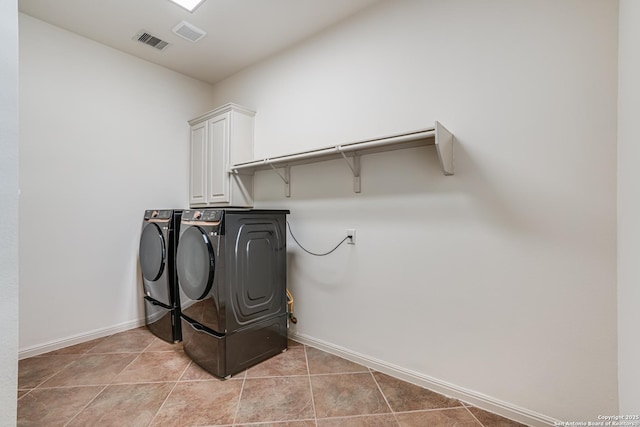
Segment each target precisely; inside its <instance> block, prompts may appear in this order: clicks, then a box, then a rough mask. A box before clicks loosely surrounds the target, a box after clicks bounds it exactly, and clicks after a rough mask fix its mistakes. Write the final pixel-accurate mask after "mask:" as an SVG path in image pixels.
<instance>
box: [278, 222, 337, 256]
mask: <svg viewBox="0 0 640 427" xmlns="http://www.w3.org/2000/svg"><path fill="white" fill-rule="evenodd" d="M287 227H288V228H289V234H290V235H291V238H292V239H293V241H294V242H296V243H297V244H298V246H300V248H301V249H302V250H303V251H305V252H306V253H308V254H310V255H313V256H326V255H329V254H330V253H332V252H333V251H335V250H336V249H338V248H339V247H340V245H342V244H343V243H344V242H346V241H347V239H349V236H347V237H345V238H344V239H342V241H341V242H340V243H338V244H337V245H336V247H335V248H333V249H331V250H330V251H329V252H326V253H324V254H316V253H313V252H311V251H308V250H307V249H305V248H304V246H302V245H301V244H300V242H298V239H296V237H295V236H294V235H293V231H291V224H289V221H287Z"/></svg>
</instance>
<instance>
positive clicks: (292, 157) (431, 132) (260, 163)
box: [230, 128, 436, 172]
mask: <svg viewBox="0 0 640 427" xmlns="http://www.w3.org/2000/svg"><path fill="white" fill-rule="evenodd" d="M435 134H436V129H435V128H429V129H424V130H421V131H417V132H411V133H407V134H401V135H393V136H389V137H384V138H379V139H370V140H365V141H360V142H352V143H346V144H339V145H335V146H332V147H326V148H319V149H316V150H309V151H301V152H299V153H293V154H287V155H283V156H276V157H267V158H265V159H260V160H254V161H251V162H244V163H238V164H235V165H233V166H232V167H231V168H230V169H231V171H232V172H239V171H241V170H247V169H254V170H257V169H268V168H269V167H270V165H271V166H277V165H284V164H288V163H296V162H300V161H305V160H312V159H317V161H322V160H324V159H323V158H324V157H329V156H331V157H333V156H335V155H338V156H340V153H348V152H353V151H361V150H370V149H375V148H380V147H385V146H393V145H397V144H401V143H405V142H410V141H417V140H421V139H427V138H433V137H434V136H435ZM435 143H436V142H435V141H434V142H432V144H435Z"/></svg>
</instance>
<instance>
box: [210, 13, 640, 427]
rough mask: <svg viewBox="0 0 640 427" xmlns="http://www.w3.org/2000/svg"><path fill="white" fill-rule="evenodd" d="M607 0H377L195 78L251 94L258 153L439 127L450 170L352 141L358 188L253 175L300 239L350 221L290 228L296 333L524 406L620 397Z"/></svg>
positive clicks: (554, 406) (339, 171)
mask: <svg viewBox="0 0 640 427" xmlns="http://www.w3.org/2000/svg"><path fill="white" fill-rule="evenodd" d="M617 10H618V9H617V2H603V1H599V0H590V1H583V0H565V1H560V2H558V1H556V0H545V1H535V2H522V1H520V2H515V1H512V0H485V1H482V2H477V1H475V0H430V1H427V0H415V1H409V0H406V1H402V2H383V3H382V4H380V5H378V6H376V7H374V8H373V9H370V10H368V11H367V12H365V13H363V14H361V15H359V16H357V17H354V18H353V19H351V20H349V21H348V22H346V23H344V24H343V25H340V26H337V27H335V28H333V29H332V30H331V31H330V32H327V33H324V34H323V35H321V36H319V37H316V38H313V39H310V40H308V41H307V42H306V43H303V44H301V45H298V46H297V47H296V48H294V49H291V50H289V51H287V52H285V53H283V54H281V55H278V56H277V57H274V58H272V59H270V60H269V61H267V62H264V63H262V64H259V65H257V66H255V67H253V68H250V69H247V70H245V71H244V72H242V73H239V74H237V75H235V76H233V77H231V78H229V79H227V80H226V81H224V82H222V83H221V84H218V85H216V86H215V87H214V98H215V99H214V100H215V102H214V104H221V103H223V102H227V101H233V102H237V103H240V104H244V105H246V106H248V107H250V108H252V109H255V110H256V111H257V116H256V149H255V151H256V156H257V157H262V156H268V155H275V154H283V153H286V152H292V151H297V150H304V149H308V148H314V147H320V146H324V145H331V144H336V143H340V142H348V141H353V140H358V139H364V138H368V137H376V136H382V135H387V134H392V133H396V132H403V131H408V130H414V129H419V128H423V127H428V126H430V125H431V124H432V123H433V122H434V120H439V121H441V122H442V123H443V124H444V125H445V126H446V127H448V128H449V129H450V130H451V131H452V132H453V133H454V134H455V135H456V138H457V142H458V145H457V147H456V152H455V162H456V163H455V168H456V174H455V176H452V177H444V176H442V174H441V173H440V171H439V170H438V162H437V157H436V154H435V151H434V150H433V148H432V147H426V148H417V149H411V150H405V151H398V152H393V153H389V154H378V155H371V156H366V157H364V158H363V159H362V193H361V194H358V195H356V194H354V193H353V192H352V191H351V188H352V178H350V171H349V169H348V168H347V166H346V165H345V164H343V162H340V161H335V162H329V163H322V164H314V165H307V166H299V167H295V168H293V169H292V190H291V191H292V196H291V198H290V199H286V198H284V197H283V186H282V182H281V181H280V178H278V177H277V176H276V175H275V174H273V173H271V172H260V173H258V175H257V177H256V194H255V196H256V205H257V206H259V207H274V208H275V207H285V208H290V209H291V216H290V222H291V225H292V227H293V231H294V233H296V234H297V237H298V239H299V240H300V241H301V242H303V244H306V246H308V248H309V249H311V250H316V251H322V250H324V249H329V248H331V247H332V246H333V244H334V243H336V242H337V241H339V240H340V239H341V238H342V237H343V236H344V234H345V230H346V229H347V228H355V229H356V230H357V239H358V243H357V245H356V246H345V247H342V248H341V249H339V250H338V251H336V253H334V254H333V255H331V256H329V257H325V258H312V257H310V256H308V255H306V254H303V253H302V252H301V250H299V249H298V248H297V247H296V246H295V245H294V243H293V242H292V241H289V248H288V250H289V252H290V257H289V277H288V280H289V287H290V288H291V289H292V290H293V292H294V294H295V301H296V315H297V317H298V320H299V323H298V325H297V333H298V334H300V335H301V336H302V337H304V338H307V339H309V340H312V341H316V342H321V343H326V344H327V345H328V346H332V347H334V348H336V349H345V350H346V351H347V352H350V353H352V354H355V355H357V354H360V355H365V356H366V357H368V358H371V359H375V360H379V361H382V362H384V363H386V364H388V365H389V366H395V367H397V368H398V369H399V370H401V371H405V372H410V373H413V374H415V375H416V377H423V378H426V379H430V380H433V381H435V382H444V383H447V384H448V385H449V386H451V388H452V389H455V390H467V391H468V392H469V395H473V396H477V397H482V398H487V399H488V401H490V402H493V403H500V402H502V403H503V404H504V407H505V408H506V411H504V413H513V412H518V411H522V413H524V414H525V415H526V416H528V417H530V418H527V419H530V420H534V421H535V420H536V419H537V420H547V421H550V420H551V419H552V418H553V419H560V420H587V419H589V420H595V418H596V417H597V415H599V414H615V413H617V410H618V400H617V368H616V363H617V354H616V353H617V351H616V347H617V341H616V126H617V125H616V101H617V97H616V93H617V86H616V85H617V75H616V73H617V67H616V63H617ZM636 315H637V314H636ZM502 403H500V404H502ZM510 411H511V412H510ZM538 415H539V416H538ZM536 417H537V418H536Z"/></svg>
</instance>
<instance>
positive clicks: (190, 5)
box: [170, 0, 204, 12]
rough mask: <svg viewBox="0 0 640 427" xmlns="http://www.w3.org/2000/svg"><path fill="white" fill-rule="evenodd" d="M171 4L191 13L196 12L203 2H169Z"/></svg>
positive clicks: (179, 0)
mask: <svg viewBox="0 0 640 427" xmlns="http://www.w3.org/2000/svg"><path fill="white" fill-rule="evenodd" d="M170 1H172V2H173V3H175V4H177V5H178V6H180V7H183V8H185V9H187V10H188V11H189V12H193V11H194V10H196V8H197V7H198V6H200V4H201V3H203V2H204V0H170Z"/></svg>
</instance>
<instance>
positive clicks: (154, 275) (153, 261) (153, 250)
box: [139, 223, 167, 282]
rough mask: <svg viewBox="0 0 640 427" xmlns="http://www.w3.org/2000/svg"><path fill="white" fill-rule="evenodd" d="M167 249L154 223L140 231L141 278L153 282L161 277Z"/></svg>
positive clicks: (160, 231)
mask: <svg viewBox="0 0 640 427" xmlns="http://www.w3.org/2000/svg"><path fill="white" fill-rule="evenodd" d="M166 251H167V247H166V245H165V241H164V236H163V235H162V230H160V227H158V226H157V225H156V224H154V223H149V224H147V225H146V226H145V227H144V230H142V236H141V237H140V249H139V254H140V268H141V269H142V276H143V277H144V278H145V279H147V280H149V281H151V282H155V281H156V280H158V279H159V278H160V276H162V272H163V271H164V264H165V258H166V255H167V253H166Z"/></svg>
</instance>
